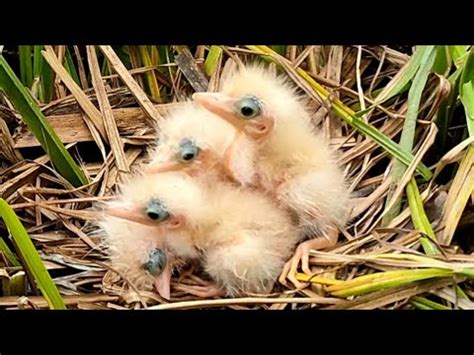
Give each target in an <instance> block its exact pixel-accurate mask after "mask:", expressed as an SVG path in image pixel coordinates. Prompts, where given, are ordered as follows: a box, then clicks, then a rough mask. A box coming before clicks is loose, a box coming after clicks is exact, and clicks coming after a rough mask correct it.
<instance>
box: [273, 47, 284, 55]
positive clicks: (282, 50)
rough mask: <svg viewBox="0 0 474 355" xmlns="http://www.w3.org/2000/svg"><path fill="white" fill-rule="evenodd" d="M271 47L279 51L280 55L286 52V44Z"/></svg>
mask: <svg viewBox="0 0 474 355" xmlns="http://www.w3.org/2000/svg"><path fill="white" fill-rule="evenodd" d="M270 48H271V49H272V50H274V51H275V52H277V53H278V54H279V55H283V56H284V55H285V52H286V46H285V45H283V46H270Z"/></svg>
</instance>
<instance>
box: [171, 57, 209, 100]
mask: <svg viewBox="0 0 474 355" xmlns="http://www.w3.org/2000/svg"><path fill="white" fill-rule="evenodd" d="M174 61H175V62H176V64H177V65H178V67H179V69H180V70H181V71H182V72H183V74H184V76H185V77H186V79H187V80H188V82H189V84H191V86H192V88H193V89H194V91H196V92H204V91H206V90H207V87H208V85H209V82H208V81H207V79H206V76H205V75H204V73H203V72H202V70H201V69H200V68H199V67H198V66H197V64H196V60H195V59H194V57H193V55H192V54H191V52H190V51H189V49H187V48H183V49H182V50H181V51H180V53H179V54H178V55H177V56H176V57H175V58H174Z"/></svg>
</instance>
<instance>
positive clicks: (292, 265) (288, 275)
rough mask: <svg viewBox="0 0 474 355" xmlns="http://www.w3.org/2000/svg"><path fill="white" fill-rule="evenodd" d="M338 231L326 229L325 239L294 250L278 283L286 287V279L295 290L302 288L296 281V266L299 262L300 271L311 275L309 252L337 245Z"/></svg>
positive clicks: (322, 238) (307, 243)
mask: <svg viewBox="0 0 474 355" xmlns="http://www.w3.org/2000/svg"><path fill="white" fill-rule="evenodd" d="M338 234H339V232H338V230H337V228H335V227H330V228H328V233H327V235H326V236H325V237H320V238H315V239H311V240H307V241H305V242H303V243H301V244H300V245H298V247H297V248H296V251H295V254H294V255H293V257H292V258H291V259H290V260H289V261H288V262H287V263H286V264H285V266H284V267H283V271H282V273H281V275H280V277H279V279H278V281H279V282H280V283H281V284H283V285H285V286H287V283H286V280H285V279H288V280H290V281H291V283H292V284H293V285H294V286H295V287H296V288H302V287H303V286H304V285H303V284H302V283H301V282H299V281H298V280H297V279H296V276H295V275H296V273H297V271H298V265H299V263H300V260H301V269H302V270H303V272H304V273H305V274H307V275H312V274H313V273H312V271H311V268H310V267H309V252H310V250H312V249H315V250H320V249H325V248H329V247H332V246H334V245H335V244H336V243H337V237H338Z"/></svg>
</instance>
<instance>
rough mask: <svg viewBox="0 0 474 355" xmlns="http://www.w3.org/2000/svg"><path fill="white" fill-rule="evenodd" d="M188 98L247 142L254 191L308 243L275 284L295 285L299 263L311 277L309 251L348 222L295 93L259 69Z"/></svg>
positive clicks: (340, 190)
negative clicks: (271, 199)
mask: <svg viewBox="0 0 474 355" xmlns="http://www.w3.org/2000/svg"><path fill="white" fill-rule="evenodd" d="M193 98H194V99H195V100H196V101H197V102H198V103H199V104H201V106H203V107H204V108H206V109H207V110H209V112H212V113H214V114H216V115H218V116H219V117H221V118H222V119H223V120H224V121H226V122H228V123H230V124H232V125H233V126H234V127H235V128H236V129H237V130H238V131H240V132H241V133H242V134H244V135H245V136H246V138H247V139H248V140H251V141H253V143H254V147H256V150H257V152H256V153H254V156H255V157H256V159H255V161H254V164H253V173H256V174H257V176H258V179H259V183H260V188H261V189H262V190H264V191H268V192H271V193H273V194H274V196H275V198H276V199H277V201H279V202H280V204H281V205H282V206H285V207H288V208H290V210H292V211H293V212H294V213H295V215H296V217H297V219H298V220H299V222H298V226H299V231H300V235H301V236H305V237H309V238H314V239H310V240H309V241H306V242H304V243H302V244H301V245H300V246H299V247H298V249H297V251H296V253H295V255H294V257H293V259H292V260H290V262H288V263H287V265H286V266H285V270H284V272H283V273H282V277H281V278H280V281H282V282H284V279H285V277H286V276H288V278H289V279H290V280H291V281H292V282H293V283H295V284H296V285H299V283H298V281H297V280H296V279H295V278H294V274H295V272H296V269H297V266H298V264H299V261H300V260H301V261H302V267H303V271H304V272H306V273H311V271H310V269H309V263H308V259H309V250H310V249H322V248H326V247H330V246H333V245H334V244H336V242H337V237H338V228H342V227H344V225H345V224H346V223H347V220H348V218H349V212H350V207H349V191H348V189H347V186H346V184H345V181H344V176H343V172H342V170H341V168H340V167H339V166H338V164H337V163H336V159H335V156H334V152H333V151H332V150H331V149H330V147H329V145H328V143H327V142H325V140H324V139H323V137H322V135H320V134H319V133H317V132H316V131H315V129H314V127H313V126H312V124H311V117H310V115H309V113H308V111H307V109H306V107H305V104H304V102H303V100H302V99H301V98H299V97H298V96H297V93H296V90H295V88H293V87H292V86H291V85H290V84H289V83H288V82H287V81H286V80H285V79H283V77H282V76H276V75H274V74H272V73H271V72H270V71H268V70H266V69H265V68H263V67H261V66H255V65H254V66H248V67H243V68H240V69H238V70H236V71H235V72H234V73H233V74H232V75H230V76H229V77H227V78H226V79H225V80H224V82H223V83H222V87H221V90H220V91H219V92H218V93H196V94H194V95H193ZM241 141H243V140H241ZM236 144H237V145H238V142H237V143H236ZM231 151H239V148H238V147H233V148H231ZM229 159H230V160H231V161H232V160H235V159H238V157H237V156H231V157H229ZM233 164H234V165H235V163H233ZM249 165H251V164H249ZM230 166H232V164H230ZM236 178H237V179H238V177H236Z"/></svg>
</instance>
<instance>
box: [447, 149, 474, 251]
mask: <svg viewBox="0 0 474 355" xmlns="http://www.w3.org/2000/svg"><path fill="white" fill-rule="evenodd" d="M473 191H474V145H472V144H471V145H470V146H469V148H468V149H467V152H466V154H465V156H464V159H463V160H462V162H461V164H460V166H459V170H458V172H457V174H456V176H455V177H454V180H453V183H452V185H451V188H450V189H449V193H448V197H447V200H446V204H445V206H444V209H443V218H442V224H443V225H445V229H444V231H443V233H442V235H441V238H440V243H441V244H442V245H450V244H451V241H452V238H453V236H454V232H455V231H456V227H457V225H458V223H459V220H460V219H461V215H462V213H463V211H464V208H465V206H466V203H467V202H468V200H469V197H470V196H471V194H472V192H473Z"/></svg>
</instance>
